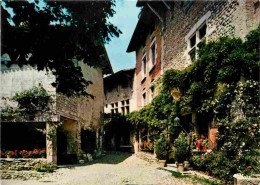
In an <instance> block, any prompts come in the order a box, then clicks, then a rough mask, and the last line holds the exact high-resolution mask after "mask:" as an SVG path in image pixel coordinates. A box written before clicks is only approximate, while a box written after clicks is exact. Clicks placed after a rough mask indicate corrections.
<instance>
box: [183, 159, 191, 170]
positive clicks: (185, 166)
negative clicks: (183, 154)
mask: <svg viewBox="0 0 260 185" xmlns="http://www.w3.org/2000/svg"><path fill="white" fill-rule="evenodd" d="M189 167H190V163H189V161H184V168H186V169H188V168H189Z"/></svg>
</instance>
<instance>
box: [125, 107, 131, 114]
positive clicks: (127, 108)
mask: <svg viewBox="0 0 260 185" xmlns="http://www.w3.org/2000/svg"><path fill="white" fill-rule="evenodd" d="M129 112H130V111H129V106H127V107H126V114H129Z"/></svg>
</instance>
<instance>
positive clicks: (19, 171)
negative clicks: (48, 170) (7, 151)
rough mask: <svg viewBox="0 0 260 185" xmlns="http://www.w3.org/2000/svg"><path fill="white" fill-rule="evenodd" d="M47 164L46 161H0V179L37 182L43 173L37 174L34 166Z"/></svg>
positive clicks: (16, 159)
mask: <svg viewBox="0 0 260 185" xmlns="http://www.w3.org/2000/svg"><path fill="white" fill-rule="evenodd" d="M45 163H47V160H46V159H24V158H14V159H12V158H11V159H3V158H2V159H0V164H1V179H23V180H38V179H40V178H42V177H44V175H45V173H42V172H37V171H36V166H37V165H40V164H45Z"/></svg>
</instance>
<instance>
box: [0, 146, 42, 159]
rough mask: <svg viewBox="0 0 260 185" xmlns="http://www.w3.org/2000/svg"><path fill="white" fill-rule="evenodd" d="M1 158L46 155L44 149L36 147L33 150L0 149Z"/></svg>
mask: <svg viewBox="0 0 260 185" xmlns="http://www.w3.org/2000/svg"><path fill="white" fill-rule="evenodd" d="M0 155H1V158H19V157H23V158H40V157H46V149H45V148H43V149H42V150H41V149H36V148H34V149H33V150H29V151H27V150H21V151H18V150H6V151H0Z"/></svg>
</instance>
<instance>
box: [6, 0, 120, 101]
mask: <svg viewBox="0 0 260 185" xmlns="http://www.w3.org/2000/svg"><path fill="white" fill-rule="evenodd" d="M3 2H4V3H2V5H1V11H2V15H1V24H2V25H1V26H2V32H1V33H2V35H1V36H2V42H1V50H2V53H3V54H4V53H8V54H9V56H10V58H11V60H12V61H11V63H17V64H18V65H20V66H22V65H25V64H29V65H32V66H36V67H37V69H38V70H43V69H47V70H48V71H51V72H52V73H53V74H54V75H56V82H55V83H54V84H53V85H54V86H55V87H57V92H61V93H63V94H66V95H68V96H71V95H85V96H87V95H89V94H87V93H86V91H85V88H86V86H88V85H89V84H90V83H91V82H90V81H87V80H85V79H84V78H83V74H82V71H81V68H80V67H78V66H76V65H75V64H74V63H73V61H75V60H78V61H79V60H83V61H84V63H86V64H88V65H89V66H94V67H106V66H105V63H104V61H105V57H106V56H104V52H105V50H104V44H105V43H108V42H109V41H110V39H111V37H113V36H116V37H118V36H119V34H120V33H121V31H120V30H119V29H118V28H117V27H116V26H114V25H113V24H111V23H110V22H108V18H109V17H111V16H113V15H114V13H115V11H114V10H113V7H114V6H115V0H107V1H94V0H93V1H76V2H75V1H45V0H43V1H36V2H29V1H3ZM4 4H5V7H3V5H4ZM7 8H11V9H12V10H13V12H14V15H13V16H12V15H10V13H9V11H8V10H7ZM9 65H10V64H9Z"/></svg>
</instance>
